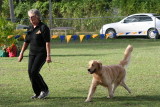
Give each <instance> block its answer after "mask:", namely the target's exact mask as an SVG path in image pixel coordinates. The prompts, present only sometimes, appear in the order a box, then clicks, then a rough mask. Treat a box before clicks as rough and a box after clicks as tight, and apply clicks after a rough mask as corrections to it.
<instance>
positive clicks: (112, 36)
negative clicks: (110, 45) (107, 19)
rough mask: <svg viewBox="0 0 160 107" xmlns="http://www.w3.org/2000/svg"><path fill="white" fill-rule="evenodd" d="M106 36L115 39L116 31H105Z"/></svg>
mask: <svg viewBox="0 0 160 107" xmlns="http://www.w3.org/2000/svg"><path fill="white" fill-rule="evenodd" d="M106 34H110V35H109V36H108V37H109V38H116V31H115V30H114V29H107V30H106V32H105V35H106Z"/></svg>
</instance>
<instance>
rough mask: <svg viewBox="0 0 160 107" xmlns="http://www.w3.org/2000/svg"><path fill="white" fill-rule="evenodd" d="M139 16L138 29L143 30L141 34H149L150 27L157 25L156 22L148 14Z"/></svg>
mask: <svg viewBox="0 0 160 107" xmlns="http://www.w3.org/2000/svg"><path fill="white" fill-rule="evenodd" d="M137 17H139V23H138V26H137V29H138V32H142V33H139V35H147V31H148V29H150V28H153V27H155V22H154V21H153V18H152V17H151V16H148V15H138V16H137Z"/></svg>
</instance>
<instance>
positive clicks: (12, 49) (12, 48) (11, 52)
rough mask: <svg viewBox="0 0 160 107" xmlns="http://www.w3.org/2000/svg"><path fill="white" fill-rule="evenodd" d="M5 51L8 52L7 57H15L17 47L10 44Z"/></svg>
mask: <svg viewBox="0 0 160 107" xmlns="http://www.w3.org/2000/svg"><path fill="white" fill-rule="evenodd" d="M6 51H7V52H8V56H9V57H16V56H17V46H16V45H15V44H12V45H11V46H10V47H8V48H7V49H6Z"/></svg>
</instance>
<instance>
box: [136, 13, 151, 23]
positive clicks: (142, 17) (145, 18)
mask: <svg viewBox="0 0 160 107" xmlns="http://www.w3.org/2000/svg"><path fill="white" fill-rule="evenodd" d="M137 17H139V22H146V21H153V20H152V18H151V17H150V16H147V15H137Z"/></svg>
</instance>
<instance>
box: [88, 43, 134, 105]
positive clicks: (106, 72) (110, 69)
mask: <svg viewBox="0 0 160 107" xmlns="http://www.w3.org/2000/svg"><path fill="white" fill-rule="evenodd" d="M132 50H133V47H132V46H131V45H128V47H127V48H126V50H125V52H124V58H123V60H122V61H120V63H119V64H117V65H109V66H104V65H102V63H101V62H99V61H96V60H91V61H89V68H88V72H89V73H91V74H92V75H93V79H92V83H91V86H90V89H89V93H88V97H87V99H86V100H85V102H89V101H91V98H92V96H93V94H94V92H95V90H96V87H97V85H102V86H104V87H106V88H107V89H108V93H109V97H108V98H112V97H113V96H114V92H115V89H116V88H117V86H118V85H121V86H123V87H124V88H125V89H126V90H127V91H128V92H129V93H131V91H130V89H129V88H128V87H127V85H126V84H125V76H126V70H125V68H126V66H127V65H128V63H129V61H130V57H131V52H132Z"/></svg>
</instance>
